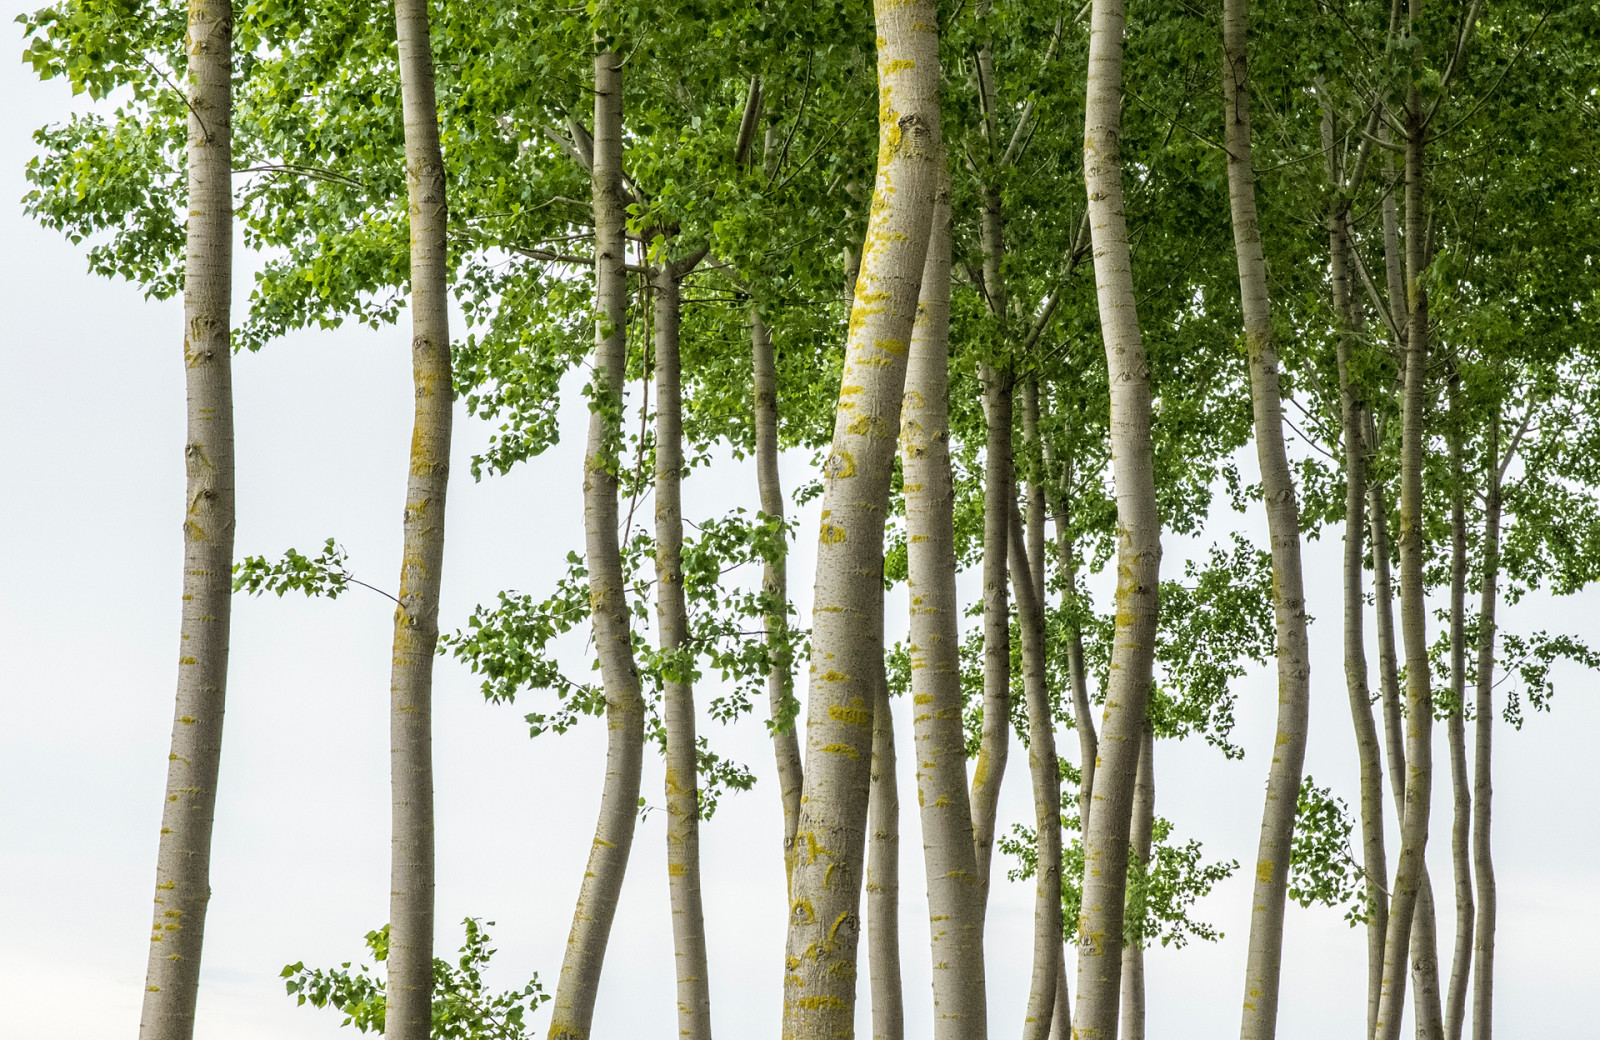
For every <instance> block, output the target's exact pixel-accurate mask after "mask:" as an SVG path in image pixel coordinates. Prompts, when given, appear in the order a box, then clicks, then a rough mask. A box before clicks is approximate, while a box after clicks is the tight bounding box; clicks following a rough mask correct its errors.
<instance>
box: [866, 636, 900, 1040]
mask: <svg viewBox="0 0 1600 1040" xmlns="http://www.w3.org/2000/svg"><path fill="white" fill-rule="evenodd" d="M880 638H882V637H881V636H880ZM894 770H895V762H894V720H893V718H892V717H891V716H890V714H889V681H888V677H887V676H886V675H884V670H883V663H882V659H881V658H880V659H879V664H878V675H877V693H876V696H875V697H874V698H873V705H872V788H871V793H870V794H869V795H868V799H867V830H868V833H869V836H870V837H869V840H870V844H869V846H868V849H867V943H868V948H867V967H868V970H869V971H870V972H871V980H872V1040H903V1038H904V1036H905V999H904V995H903V993H902V991H901V987H900V790H899V787H898V786H897V785H896V784H895V776H894Z"/></svg>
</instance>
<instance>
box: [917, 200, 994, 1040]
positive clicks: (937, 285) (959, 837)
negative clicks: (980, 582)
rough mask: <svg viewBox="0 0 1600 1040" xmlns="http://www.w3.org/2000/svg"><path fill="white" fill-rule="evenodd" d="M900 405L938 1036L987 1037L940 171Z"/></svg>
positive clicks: (920, 802) (945, 207)
mask: <svg viewBox="0 0 1600 1040" xmlns="http://www.w3.org/2000/svg"><path fill="white" fill-rule="evenodd" d="M940 181H941V183H940V189H939V193H938V198H937V202H936V204H935V207H934V215H933V227H932V232H931V235H930V237H929V240H928V256H927V261H926V263H925V265H924V267H923V274H922V291H921V299H920V301H919V303H918V306H917V320H916V326H915V328H914V329H913V330H912V334H911V357H910V360H909V362H908V364H907V369H906V389H905V400H904V405H903V406H902V409H901V426H900V430H901V433H900V451H901V467H902V472H903V474H904V481H905V500H906V542H907V545H906V557H907V561H906V562H907V572H908V581H907V585H908V587H909V591H910V596H911V612H910V613H911V619H910V631H909V635H908V639H907V644H908V650H909V653H910V656H911V703H912V730H913V734H914V738H915V747H916V756H917V759H916V761H917V806H918V808H919V811H920V813H921V819H922V836H923V842H922V854H923V863H924V865H925V868H926V872H927V881H928V927H929V933H930V936H929V938H930V943H931V947H932V949H931V953H932V958H933V1036H934V1040H984V1038H985V1037H987V1035H988V1024H987V1023H988V1018H987V1006H986V1002H985V989H986V987H985V980H984V959H983V925H982V916H981V915H982V910H981V905H980V903H979V892H978V878H977V853H976V851H975V850H974V848H973V842H972V807H971V802H970V801H969V800H968V796H967V767H966V734H965V732H964V731H963V729H962V724H961V711H962V697H961V656H960V644H961V602H960V600H959V599H958V598H957V596H956V555H955V518H954V508H955V492H954V488H953V486H952V482H951V473H950V373H949V363H950V190H949V175H948V173H947V172H943V171H941V175H940Z"/></svg>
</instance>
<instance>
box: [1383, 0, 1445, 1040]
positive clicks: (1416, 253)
mask: <svg viewBox="0 0 1600 1040" xmlns="http://www.w3.org/2000/svg"><path fill="white" fill-rule="evenodd" d="M1420 16H1421V0H1411V19H1412V23H1413V25H1415V23H1416V22H1417V20H1418V19H1419V18H1420ZM1420 54H1421V52H1420V50H1419V51H1418V52H1417V58H1416V60H1418V61H1420ZM1405 119H1406V131H1407V133H1406V164H1405V169H1406V207H1405V252H1406V300H1407V305H1408V306H1407V311H1408V321H1407V329H1406V345H1405V352H1404V359H1405V366H1404V372H1405V382H1404V387H1405V390H1404V394H1403V397H1402V405H1401V434H1400V440H1401V445H1400V630H1401V634H1402V637H1403V640H1404V643H1405V653H1406V756H1405V762H1406V778H1405V813H1404V815H1403V817H1402V819H1401V824H1400V855H1399V862H1398V863H1397V865H1396V867H1395V873H1394V879H1393V881H1392V882H1391V884H1390V886H1389V893H1390V906H1389V932H1388V935H1387V936H1386V937H1385V941H1384V980H1383V993H1382V995H1381V997H1380V998H1379V1001H1378V1022H1377V1027H1376V1030H1375V1037H1376V1038H1377V1040H1396V1038H1397V1037H1398V1036H1399V1033H1400V1013H1401V1008H1402V1006H1403V1002H1404V992H1405V977H1406V961H1407V958H1408V956H1409V954H1410V949H1411V930H1412V922H1413V918H1414V917H1415V911H1416V907H1417V903H1418V898H1417V893H1418V890H1419V888H1420V887H1421V879H1422V875H1423V873H1424V869H1425V864H1424V862H1423V854H1424V851H1425V850H1426V849H1427V845H1428V822H1429V809H1430V803H1431V798H1432V792H1433V744H1432V735H1433V691H1432V687H1431V678H1432V676H1431V674H1430V668H1431V666H1430V663H1429V661H1428V644H1427V636H1428V633H1427V603H1426V599H1425V595H1426V589H1425V588H1424V587H1423V569H1422V568H1423V546H1422V537H1423V531H1422V523H1423V515H1422V509H1423V506H1422V451H1423V445H1422V432H1423V409H1424V407H1425V403H1426V397H1425V393H1424V383H1425V379H1426V365H1427V357H1428V295H1427V290H1426V287H1425V283H1424V280H1423V274H1424V268H1425V267H1426V264H1427V261H1426V251H1425V243H1424V240H1425V238H1426V230H1425V218H1424V213H1423V205H1424V190H1423V168H1424V167H1423V147H1424V141H1425V136H1424V135H1425V133H1426V127H1425V126H1424V123H1423V113H1422V98H1421V94H1420V91H1419V89H1418V87H1417V85H1416V82H1415V73H1414V76H1413V82H1412V84H1411V86H1410V88H1409V90H1408V94H1407V99H1406V109H1405Z"/></svg>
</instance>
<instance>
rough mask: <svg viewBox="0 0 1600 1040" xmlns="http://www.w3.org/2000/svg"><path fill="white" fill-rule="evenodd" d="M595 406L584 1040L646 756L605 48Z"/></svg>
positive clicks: (579, 957)
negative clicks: (601, 711)
mask: <svg viewBox="0 0 1600 1040" xmlns="http://www.w3.org/2000/svg"><path fill="white" fill-rule="evenodd" d="M594 86H595V95H594V176H593V181H594V203H593V205H594V225H595V227H594V245H595V249H594V255H595V263H594V278H595V310H596V312H597V313H596V318H595V348H594V384H593V388H594V389H593V394H594V399H595V403H594V407H593V408H592V409H591V410H590V412H589V441H588V445H587V447H586V450H585V454H584V461H583V475H584V479H583V514H584V544H585V547H586V549H587V556H586V558H585V563H586V564H587V566H588V569H589V604H590V619H591V623H592V625H593V628H594V645H595V650H596V653H597V654H598V656H599V658H600V677H601V682H603V683H604V685H605V696H606V733H607V736H606V779H605V785H604V787H602V789H601V792H600V818H599V821H598V822H597V823H596V825H595V835H594V841H593V843H592V844H591V845H590V846H589V862H588V866H587V867H586V868H585V869H584V874H583V883H582V885H581V886H580V887H579V889H578V905H577V907H576V909H575V910H574V911H573V915H572V930H571V931H570V932H569V933H568V935H567V951H566V956H565V957H564V958H563V959H562V962H561V981H560V982H559V983H558V984H557V987H556V997H555V1002H554V1008H555V1010H554V1013H553V1014H552V1016H551V1020H550V1040H588V1036H589V1024H590V1022H591V1021H592V1020H593V1018H594V1002H595V995H596V994H597V993H598V991H599V987H600V971H601V967H602V966H603V964H604V961H605V955H606V943H607V941H608V940H609V939H610V937H611V921H612V919H613V918H614V917H615V916H616V909H617V896H618V895H619V894H620V893H621V891H622V879H623V875H624V874H625V873H626V871H627V868H628V853H629V851H630V850H631V849H632V848H633V825H634V818H635V815H636V813H637V812H638V805H639V774H640V772H641V770H642V768H643V765H644V698H643V696H641V694H640V692H639V669H638V666H637V665H636V664H635V663H634V659H633V644H632V635H631V633H630V631H629V614H628V602H627V590H626V588H625V587H624V584H623V577H622V552H621V549H620V546H619V545H618V543H617V473H618V469H619V460H618V459H617V456H616V445H617V443H618V442H619V441H620V440H621V439H622V438H621V433H622V431H621V414H622V384H623V379H624V377H625V374H626V373H625V364H626V361H627V337H626V325H627V309H628V283H627V271H626V267H625V263H626V259H627V256H626V249H627V243H626V240H625V238H624V237H623V231H624V212H623V192H622V66H621V62H620V61H619V60H618V58H617V55H616V54H615V53H613V52H612V51H605V50H603V51H600V52H599V53H598V54H596V55H595V59H594Z"/></svg>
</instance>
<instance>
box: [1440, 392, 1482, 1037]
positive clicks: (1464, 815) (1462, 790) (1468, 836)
mask: <svg viewBox="0 0 1600 1040" xmlns="http://www.w3.org/2000/svg"><path fill="white" fill-rule="evenodd" d="M1460 413H1461V386H1460V379H1459V378H1455V377H1453V378H1452V379H1451V381H1450V426H1449V429H1448V436H1449V441H1450V448H1449V450H1450V715H1449V717H1448V719H1447V721H1446V729H1447V733H1448V738H1449V739H1448V743H1449V745H1450V791H1451V803H1452V807H1453V808H1454V813H1453V814H1452V817H1451V821H1450V866H1451V873H1452V875H1453V878H1454V880H1455V905H1456V935H1455V947H1454V949H1453V950H1452V952H1451V957H1450V985H1449V989H1448V990H1447V991H1446V994H1445V1002H1444V1035H1445V1037H1446V1040H1461V1029H1462V1026H1463V1025H1464V1024H1465V1022H1466V1015H1467V978H1468V973H1469V972H1470V971H1471V968H1472V918H1473V913H1474V909H1475V908H1474V907H1473V903H1472V852H1471V841H1472V833H1471V832H1472V786H1471V785H1472V780H1471V778H1470V777H1469V776H1468V775H1467V722H1466V714H1465V712H1466V702H1467V506H1466V486H1465V485H1466V480H1467V471H1466V463H1465V462H1464V461H1463V458H1462V446H1461V439H1462V419H1461V414H1460Z"/></svg>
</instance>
